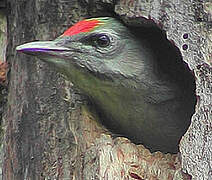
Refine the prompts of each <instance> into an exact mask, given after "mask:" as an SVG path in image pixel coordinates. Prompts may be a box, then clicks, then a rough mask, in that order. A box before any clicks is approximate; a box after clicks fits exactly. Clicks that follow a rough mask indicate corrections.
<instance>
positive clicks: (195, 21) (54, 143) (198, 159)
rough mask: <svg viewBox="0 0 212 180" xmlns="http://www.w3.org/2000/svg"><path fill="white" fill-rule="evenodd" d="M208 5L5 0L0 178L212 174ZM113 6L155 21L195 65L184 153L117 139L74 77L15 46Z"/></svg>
mask: <svg viewBox="0 0 212 180" xmlns="http://www.w3.org/2000/svg"><path fill="white" fill-rule="evenodd" d="M211 7H212V3H211V2H209V1H204V2H202V1H197V0H193V1H192V0H186V1H185V0H183V1H178V0H172V1H168V0H165V1H159V0H152V1H142V0H123V1H122V0H120V1H110V0H102V1H77V0H75V1H74V0H69V1H68V0H53V1H50V0H22V1H18V0H8V2H7V8H8V47H7V61H8V62H9V63H10V64H11V72H10V74H9V78H10V85H9V96H8V106H7V115H6V116H5V118H4V129H5V136H4V151H3V153H4V161H3V179H5V180H10V179H11V180H13V179H14V180H19V179H20V180H23V179H64V180H65V179H76V180H86V179H88V180H91V179H102V180H103V179H108V180H112V179H114V180H116V179H117V180H118V179H130V180H133V179H140V180H141V179H160V180H166V179H175V180H180V179H189V178H191V177H192V179H194V180H195V179H197V180H201V179H204V180H210V179H212V168H211V166H212V165H211V163H212V152H211V149H212V148H211V147H212V144H211V142H212V122H211V121H212V120H211V119H212V118H211V114H212V110H211V103H212V92H211V89H212V87H211V86H212V77H211V76H212V69H211V66H210V65H211V64H212V62H211V58H212V57H211V54H212V53H211V51H212V46H211V41H212V35H211V34H212V29H211V28H212V25H211V24H212V8H211ZM113 12H115V13H116V14H117V15H118V16H120V17H122V19H123V20H124V21H125V22H126V23H128V24H131V25H133V24H139V23H140V24H141V25H144V24H146V25H149V23H150V22H154V23H156V24H157V25H158V26H160V27H161V28H162V29H163V30H165V31H166V33H167V37H168V39H169V40H172V41H173V42H174V43H175V45H176V46H177V47H178V48H179V49H180V51H181V53H182V56H183V59H184V60H185V61H186V62H187V63H188V65H189V67H190V68H191V69H192V70H194V73H195V76H196V84H197V90H196V93H197V96H198V97H199V98H198V103H197V105H196V113H195V114H194V115H193V117H192V122H191V126H190V127H189V129H188V131H187V133H186V134H185V135H184V137H183V138H182V140H181V143H180V151H181V153H180V157H179V155H171V154H162V153H160V152H156V153H152V154H151V153H150V152H149V151H148V150H147V149H145V148H144V147H143V146H142V145H134V144H132V143H131V142H130V141H129V140H127V139H125V138H115V139H113V138H112V137H111V136H110V133H109V132H108V131H107V130H105V129H104V128H103V127H102V126H101V125H99V124H98V123H97V122H96V121H95V120H94V119H95V117H93V116H92V115H91V114H90V113H89V111H88V110H87V109H86V108H85V106H84V104H85V103H86V100H84V97H83V95H81V93H80V92H78V90H76V89H74V86H73V85H72V84H71V82H68V81H66V80H65V79H64V78H63V77H62V76H61V75H60V74H57V73H56V72H55V71H54V69H51V68H50V67H48V65H46V64H45V63H42V62H41V61H38V60H36V59H34V58H33V57H31V56H26V55H20V54H17V53H16V51H15V47H16V46H17V45H19V44H22V43H25V42H29V41H34V40H50V39H54V38H55V37H57V36H59V35H60V34H61V33H62V32H63V31H64V30H65V29H66V28H68V27H69V26H70V25H72V24H73V23H74V22H77V21H79V20H80V19H83V18H87V17H92V16H106V15H111V13H113ZM184 34H187V35H188V38H183V36H184Z"/></svg>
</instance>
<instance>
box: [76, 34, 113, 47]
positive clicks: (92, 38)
mask: <svg viewBox="0 0 212 180" xmlns="http://www.w3.org/2000/svg"><path fill="white" fill-rule="evenodd" d="M80 41H81V42H82V43H84V44H90V45H93V46H97V47H107V46H108V45H109V44H110V38H109V37H108V36H107V35H106V34H91V35H89V36H86V37H83V38H81V39H80Z"/></svg>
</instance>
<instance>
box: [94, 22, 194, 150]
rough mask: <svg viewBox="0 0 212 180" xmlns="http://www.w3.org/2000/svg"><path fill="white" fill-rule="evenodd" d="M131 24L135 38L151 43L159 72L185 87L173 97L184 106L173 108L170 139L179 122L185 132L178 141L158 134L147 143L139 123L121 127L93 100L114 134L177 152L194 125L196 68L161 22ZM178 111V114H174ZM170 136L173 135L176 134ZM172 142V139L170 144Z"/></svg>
mask: <svg viewBox="0 0 212 180" xmlns="http://www.w3.org/2000/svg"><path fill="white" fill-rule="evenodd" d="M128 28H129V29H130V31H131V32H132V33H133V34H134V36H135V40H139V41H145V44H146V45H147V46H148V48H149V49H151V52H152V53H153V56H154V57H155V61H156V63H155V64H156V66H157V67H156V68H155V69H157V70H156V72H155V73H157V75H158V76H160V77H161V78H162V79H164V80H165V81H168V82H170V83H172V84H174V85H176V86H177V87H179V89H180V90H181V92H180V93H181V97H180V98H179V99H177V100H176V99H174V100H173V101H179V104H180V108H179V107H178V108H176V111H175V112H174V111H173V110H172V112H173V115H171V116H170V117H171V118H172V117H173V119H174V120H175V122H173V127H170V128H169V125H171V126H172V124H171V123H169V125H167V127H168V128H167V139H168V138H169V134H172V133H170V131H175V126H176V132H177V131H178V129H177V128H179V129H180V132H181V133H178V134H177V133H176V134H177V135H176V136H178V137H177V138H173V141H175V142H171V141H170V140H167V142H165V141H164V140H161V139H160V138H156V139H157V140H154V142H153V141H152V139H151V138H150V141H152V142H148V140H147V141H146V143H145V142H144V143H143V142H142V136H143V134H142V132H140V134H138V133H137V134H136V133H135V132H133V131H134V130H135V131H136V128H137V127H136V126H133V125H132V126H131V125H130V126H129V128H128V129H129V130H126V128H125V130H121V128H120V126H118V125H117V124H115V123H113V120H109V119H110V118H111V117H112V116H110V115H108V114H106V113H104V112H103V110H102V109H101V107H99V106H98V104H93V105H94V106H95V107H97V111H98V114H99V116H100V120H101V121H102V123H103V124H104V125H105V126H106V127H107V128H108V129H110V130H111V131H112V132H113V133H114V134H116V133H117V136H121V135H123V136H124V137H128V138H129V139H130V140H132V142H134V143H135V144H143V145H145V147H147V148H148V149H149V150H150V151H151V152H155V151H161V152H163V153H167V152H169V153H177V152H178V150H179V149H178V145H179V142H180V139H181V137H182V135H183V134H184V133H185V132H186V131H187V129H188V127H189V125H190V120H191V117H192V115H193V114H194V112H195V104H196V95H195V89H196V85H195V77H194V75H193V73H192V71H191V70H190V69H189V67H188V65H187V63H186V62H184V61H183V59H182V55H181V52H180V50H179V49H178V48H177V47H176V46H175V45H174V44H173V43H172V42H170V41H169V40H168V39H167V37H166V33H165V32H164V31H162V30H161V29H160V28H158V27H157V26H151V27H150V26H148V27H147V26H145V27H141V26H139V27H128ZM174 103H175V102H174ZM174 103H173V104H174ZM170 106H172V104H170ZM165 107H167V106H165ZM168 108H169V107H167V109H168ZM167 109H163V107H162V106H161V110H160V108H158V111H161V113H163V111H168V110H167ZM163 114H164V118H166V119H167V120H168V121H169V120H170V121H172V119H169V118H167V117H168V116H169V115H167V117H165V113H163ZM175 114H176V116H177V117H178V118H175V117H174V116H175ZM178 114H179V115H178ZM160 118H161V117H160ZM133 120H134V119H133V118H132V119H131V121H133ZM129 121H130V120H129ZM149 123H151V122H149ZM158 124H159V126H158V129H160V128H161V127H163V126H166V123H165V124H164V122H163V123H161V124H160V122H159V123H158ZM138 126H139V125H138ZM150 131H151V130H150ZM153 131H155V130H153ZM156 131H157V129H156ZM159 131H160V130H159ZM178 132H179V131H178ZM179 134H180V136H179ZM150 135H151V133H150ZM173 136H175V132H173ZM114 137H115V136H114ZM140 137H141V139H140ZM170 139H172V137H171V138H170ZM169 142H171V143H170V144H169Z"/></svg>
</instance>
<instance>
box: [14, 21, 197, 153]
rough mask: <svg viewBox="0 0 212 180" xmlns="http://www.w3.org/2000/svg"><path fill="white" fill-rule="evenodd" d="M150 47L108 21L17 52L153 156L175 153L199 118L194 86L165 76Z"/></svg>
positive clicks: (84, 24)
mask: <svg viewBox="0 0 212 180" xmlns="http://www.w3.org/2000/svg"><path fill="white" fill-rule="evenodd" d="M146 43H147V42H146V41H144V40H142V39H140V40H139V39H138V38H137V37H136V35H135V34H133V33H132V32H131V31H130V30H129V28H128V27H126V26H125V25H124V24H122V23H121V22H120V21H118V20H116V19H114V18H110V17H103V18H92V19H86V20H82V21H80V22H78V23H76V24H75V25H74V26H72V27H70V28H69V29H68V30H66V31H65V32H64V33H63V34H62V35H61V36H59V37H58V38H56V39H55V40H53V41H36V42H30V43H26V44H23V45H20V46H18V47H17V48H16V50H17V51H19V52H23V53H25V54H29V55H33V56H36V57H38V58H39V59H41V60H42V61H44V62H46V63H48V64H49V65H51V66H53V67H54V68H55V69H56V70H57V71H59V72H60V73H62V74H64V75H65V76H66V77H67V78H68V79H69V80H70V81H71V82H72V83H73V84H74V85H75V86H76V87H77V88H79V89H80V90H81V91H82V92H83V93H84V94H85V95H87V97H88V98H89V100H90V101H91V102H92V105H93V106H94V108H95V110H96V112H97V113H98V115H99V118H100V120H101V122H102V124H103V125H104V126H106V127H107V128H108V129H110V130H111V131H112V132H114V133H117V134H121V135H123V136H125V137H128V138H129V139H131V140H132V141H133V142H135V143H137V144H139V143H142V144H143V145H145V146H146V147H148V148H149V149H150V150H151V151H157V150H159V151H162V152H171V153H176V152H177V151H178V144H179V141H180V139H181V137H182V135H183V134H184V133H185V132H186V130H187V128H188V126H189V124H190V119H191V116H192V114H193V113H194V107H195V102H196V98H195V93H194V90H195V89H194V88H193V89H192V88H190V87H191V85H190V84H189V83H193V82H187V83H185V85H182V84H181V85H180V83H177V82H175V81H174V80H173V79H174V77H173V78H172V77H171V75H166V74H164V73H163V72H162V71H160V68H159V65H158V61H157V58H156V57H155V56H154V52H153V51H152V50H151V49H150V48H149V47H148V46H147V45H146ZM165 68H166V67H165ZM167 68H168V67H167ZM169 79H170V80H169Z"/></svg>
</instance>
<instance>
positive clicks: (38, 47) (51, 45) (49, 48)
mask: <svg viewBox="0 0 212 180" xmlns="http://www.w3.org/2000/svg"><path fill="white" fill-rule="evenodd" d="M56 43H57V42H55V41H35V42H30V43H26V44H22V45H20V46H17V47H16V51H19V52H23V53H26V54H31V55H36V54H37V53H36V52H41V53H42V52H55V51H70V49H69V48H66V47H63V46H58V45H57V44H56Z"/></svg>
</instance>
